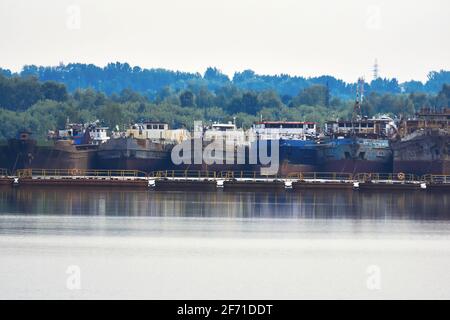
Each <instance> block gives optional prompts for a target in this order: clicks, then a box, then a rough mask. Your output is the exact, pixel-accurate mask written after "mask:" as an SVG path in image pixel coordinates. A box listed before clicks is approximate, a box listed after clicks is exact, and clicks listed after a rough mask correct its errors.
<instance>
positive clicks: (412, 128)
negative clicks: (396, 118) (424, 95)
mask: <svg viewBox="0 0 450 320" xmlns="http://www.w3.org/2000/svg"><path fill="white" fill-rule="evenodd" d="M449 123H450V108H443V109H441V110H432V109H431V108H422V109H421V110H420V111H419V112H418V113H417V114H416V116H415V117H414V118H413V119H407V120H404V121H402V123H401V125H400V129H399V133H398V136H397V141H395V142H394V143H393V144H392V148H393V151H394V172H395V173H411V174H416V175H424V174H437V175H450V130H449Z"/></svg>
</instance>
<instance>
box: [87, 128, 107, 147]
mask: <svg viewBox="0 0 450 320" xmlns="http://www.w3.org/2000/svg"><path fill="white" fill-rule="evenodd" d="M89 134H90V136H91V140H92V143H93V144H102V143H105V142H107V141H108V140H109V137H108V127H95V128H93V129H91V130H90V132H89Z"/></svg>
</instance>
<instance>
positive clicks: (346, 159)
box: [320, 79, 397, 173]
mask: <svg viewBox="0 0 450 320" xmlns="http://www.w3.org/2000/svg"><path fill="white" fill-rule="evenodd" d="M363 88H364V82H363V80H362V79H359V81H358V90H357V97H356V101H355V105H354V111H353V117H352V119H351V120H336V121H327V122H326V123H325V135H326V136H327V137H328V139H329V140H328V141H327V142H326V143H324V145H323V147H322V148H321V156H320V163H321V165H320V167H321V171H322V172H345V173H373V172H378V173H387V172H392V150H391V147H390V138H391V137H392V136H393V135H394V134H395V133H396V130H397V129H396V125H395V122H394V121H393V119H391V118H389V117H387V116H381V117H377V118H370V119H369V118H367V117H362V116H361V104H362V101H363Z"/></svg>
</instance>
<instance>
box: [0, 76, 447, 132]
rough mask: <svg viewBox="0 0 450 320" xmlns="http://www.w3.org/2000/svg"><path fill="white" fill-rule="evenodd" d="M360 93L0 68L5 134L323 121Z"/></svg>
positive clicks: (414, 105) (406, 108)
mask: <svg viewBox="0 0 450 320" xmlns="http://www.w3.org/2000/svg"><path fill="white" fill-rule="evenodd" d="M449 105H450V85H449V84H445V85H443V86H442V87H441V89H440V91H439V92H438V93H437V94H426V93H421V92H414V93H398V94H392V93H385V92H374V91H372V92H370V93H369V94H367V95H366V96H365V98H364V101H363V104H362V112H363V115H366V116H373V115H376V114H389V115H391V116H397V117H399V116H410V115H413V114H414V112H416V111H418V109H420V108H422V107H437V108H439V107H446V106H449ZM353 106H354V97H352V98H348V99H346V98H342V97H339V96H336V95H334V94H333V93H332V91H331V90H330V88H329V87H327V86H324V85H320V84H316V85H311V86H308V87H305V88H298V90H297V93H296V94H295V95H292V96H291V95H281V94H279V93H278V92H277V91H276V90H274V89H272V88H267V89H264V90H256V89H247V88H241V87H239V86H237V85H234V84H233V83H226V84H225V85H223V86H217V87H216V88H214V89H211V88H210V87H208V86H207V85H205V84H203V83H190V84H189V85H188V86H187V87H185V88H184V87H176V86H175V87H173V86H164V87H162V88H161V90H159V91H158V92H157V93H156V94H155V95H154V97H153V98H149V97H148V96H147V95H145V94H142V93H140V92H137V91H135V90H132V89H130V88H126V89H123V90H121V91H120V92H119V93H112V94H110V95H108V94H106V93H105V92H103V91H100V90H95V89H93V88H87V89H76V90H75V91H73V92H70V90H68V89H67V87H66V86H65V84H63V83H58V82H55V81H40V80H39V79H37V78H36V77H34V76H23V77H21V76H13V75H11V76H4V75H0V121H1V123H2V126H0V138H1V139H6V138H10V137H13V136H15V135H16V134H17V132H18V130H21V129H28V130H31V131H32V132H34V134H35V136H36V137H37V138H39V139H45V137H46V134H47V132H48V130H55V129H58V128H63V127H64V126H65V124H66V123H67V122H68V121H69V122H79V123H88V122H92V121H95V120H100V121H101V122H103V124H105V125H107V126H109V127H110V128H116V127H119V128H120V129H124V128H125V127H126V126H127V125H129V124H131V123H134V122H138V121H143V120H153V121H164V122H167V123H169V125H171V127H173V128H180V127H185V128H188V129H191V128H192V126H193V123H194V121H195V120H203V121H204V122H207V123H208V122H209V123H211V122H227V121H233V120H234V119H235V120H236V123H237V125H239V126H243V127H246V128H248V127H250V126H251V125H252V124H253V123H254V122H256V121H259V120H260V119H264V120H287V121H317V122H319V123H323V122H324V121H326V120H330V119H337V118H349V117H351V115H352V112H353Z"/></svg>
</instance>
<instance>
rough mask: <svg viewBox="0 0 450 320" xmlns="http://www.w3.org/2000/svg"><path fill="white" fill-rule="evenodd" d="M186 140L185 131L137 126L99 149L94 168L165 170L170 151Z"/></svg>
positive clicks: (160, 125) (153, 125)
mask: <svg viewBox="0 0 450 320" xmlns="http://www.w3.org/2000/svg"><path fill="white" fill-rule="evenodd" d="M187 137H188V133H187V131H186V130H184V129H177V130H169V126H168V124H167V123H161V122H143V123H137V124H134V125H132V126H131V127H130V128H129V129H128V130H126V132H125V133H123V134H121V135H119V136H117V137H112V138H111V139H110V140H109V141H108V142H106V143H103V144H102V145H100V147H99V148H98V152H97V159H96V165H97V168H98V169H117V170H140V171H144V172H150V171H157V170H166V169H169V168H171V167H172V163H171V151H172V148H173V147H174V145H175V144H177V143H180V142H182V141H183V140H185V139H187Z"/></svg>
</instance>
